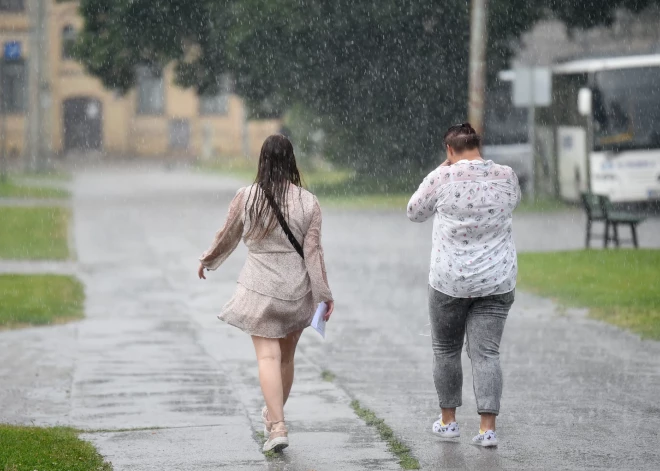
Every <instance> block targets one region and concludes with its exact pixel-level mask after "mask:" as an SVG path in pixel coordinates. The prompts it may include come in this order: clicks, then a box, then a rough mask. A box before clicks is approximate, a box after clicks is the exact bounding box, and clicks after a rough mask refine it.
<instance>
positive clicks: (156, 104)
mask: <svg viewBox="0 0 660 471" xmlns="http://www.w3.org/2000/svg"><path fill="white" fill-rule="evenodd" d="M163 82H164V81H163V72H162V71H160V70H154V69H153V68H152V67H149V66H139V67H138V69H137V112H138V114H163V113H164V112H165V85H164V83H163Z"/></svg>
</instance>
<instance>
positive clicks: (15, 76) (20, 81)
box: [0, 61, 27, 113]
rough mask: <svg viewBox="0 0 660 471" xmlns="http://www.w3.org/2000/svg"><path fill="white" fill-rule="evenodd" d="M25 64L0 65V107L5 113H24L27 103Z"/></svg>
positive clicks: (10, 62) (18, 62)
mask: <svg viewBox="0 0 660 471" xmlns="http://www.w3.org/2000/svg"><path fill="white" fill-rule="evenodd" d="M26 75H27V74H26V70H25V62H23V61H5V62H3V63H2V64H0V87H2V90H1V91H0V93H2V102H1V103H0V106H2V109H3V110H4V111H5V112H7V113H24V112H25V107H26V103H27V80H26Z"/></svg>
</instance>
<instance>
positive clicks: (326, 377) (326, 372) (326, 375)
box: [321, 370, 337, 383]
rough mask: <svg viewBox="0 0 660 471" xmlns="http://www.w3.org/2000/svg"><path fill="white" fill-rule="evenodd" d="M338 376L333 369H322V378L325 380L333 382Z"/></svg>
mask: <svg viewBox="0 0 660 471" xmlns="http://www.w3.org/2000/svg"><path fill="white" fill-rule="evenodd" d="M336 378H337V376H335V374H334V373H333V372H332V371H329V370H323V371H321V379H322V380H323V381H327V382H328V383H332V382H333V381H334V380H335V379H336Z"/></svg>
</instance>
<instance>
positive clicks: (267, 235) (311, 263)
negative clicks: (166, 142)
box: [198, 135, 334, 451]
mask: <svg viewBox="0 0 660 471" xmlns="http://www.w3.org/2000/svg"><path fill="white" fill-rule="evenodd" d="M241 239H242V240H243V242H244V243H245V245H246V246H247V248H248V257H247V260H246V262H245V266H244V267H243V270H242V272H241V274H240V276H239V279H238V285H237V287H236V291H235V293H234V296H233V297H232V299H231V300H230V301H229V302H228V303H227V304H226V305H225V307H224V308H223V310H222V313H221V314H220V315H219V316H218V317H219V318H220V319H221V320H223V321H225V322H227V323H228V324H231V325H233V326H235V327H238V328H239V329H241V330H242V331H243V332H245V333H247V334H249V335H250V336H251V337H252V342H253V343H254V349H255V351H256V354H257V362H258V365H259V381H260V383H261V390H262V392H263V395H264V399H265V402H266V406H265V407H264V408H263V410H262V418H263V421H264V425H265V429H266V432H267V434H268V435H267V436H268V440H267V441H266V443H265V444H264V451H270V450H275V451H280V450H282V449H284V448H286V447H287V446H288V445H289V439H288V435H287V428H286V425H285V423H284V405H285V404H286V401H287V399H288V397H289V392H290V391H291V385H292V384H293V372H294V363H293V358H294V355H295V351H296V345H297V344H298V340H299V339H300V335H301V334H302V331H303V329H305V328H306V327H308V326H309V325H310V323H311V321H312V318H313V316H314V313H315V311H316V307H317V306H318V304H319V303H322V302H324V303H326V304H327V308H328V309H327V313H326V315H325V319H326V320H328V319H329V318H330V315H331V314H332V311H333V309H334V302H333V298H332V293H331V292H330V288H329V286H328V280H327V276H326V272H325V263H324V260H323V249H322V247H321V208H320V206H319V202H318V200H317V199H316V197H315V196H314V195H313V194H312V193H310V192H309V191H307V190H305V189H304V188H302V186H301V179H300V172H299V171H298V167H297V165H296V158H295V155H294V153H293V146H292V144H291V142H290V141H289V140H288V139H287V138H286V137H284V136H282V135H273V136H270V137H269V138H268V139H266V141H265V142H264V144H263V147H262V148H261V155H260V156H259V168H258V172H257V178H256V180H255V182H254V184H253V185H250V186H248V187H245V188H241V189H239V190H238V192H237V193H236V196H235V197H234V199H233V201H232V202H231V204H230V206H229V214H228V216H227V221H226V222H225V225H224V227H223V228H222V229H220V230H219V231H218V232H217V234H216V235H215V239H214V241H213V243H212V244H211V247H210V248H209V249H208V250H207V251H206V252H204V254H202V256H201V257H200V265H199V269H198V274H199V277H200V278H201V279H206V277H205V274H204V271H205V270H215V269H216V268H218V267H219V266H220V265H221V264H222V262H224V261H225V260H226V259H227V257H229V255H230V254H231V253H232V252H233V251H234V250H235V249H236V247H237V246H238V243H239V242H240V241H241Z"/></svg>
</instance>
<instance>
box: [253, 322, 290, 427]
mask: <svg viewBox="0 0 660 471" xmlns="http://www.w3.org/2000/svg"><path fill="white" fill-rule="evenodd" d="M252 343H254V350H255V352H256V354H257V362H258V364H259V382H260V383H261V392H262V393H263V395H264V399H265V401H266V406H267V407H268V419H269V420H270V421H272V422H277V421H281V420H284V393H283V388H282V371H281V362H282V352H281V350H280V342H279V339H267V338H265V337H257V336H254V335H253V336H252Z"/></svg>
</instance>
